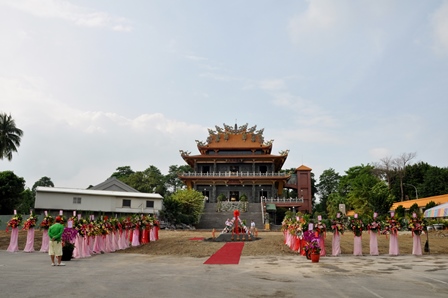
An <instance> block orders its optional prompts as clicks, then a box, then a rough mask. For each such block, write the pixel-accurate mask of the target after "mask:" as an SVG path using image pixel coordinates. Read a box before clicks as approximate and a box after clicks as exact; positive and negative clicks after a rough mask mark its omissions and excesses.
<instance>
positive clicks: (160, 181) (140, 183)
mask: <svg viewBox="0 0 448 298" xmlns="http://www.w3.org/2000/svg"><path fill="white" fill-rule="evenodd" d="M120 180H121V181H123V182H124V183H126V184H128V185H129V186H131V187H133V188H135V189H136V190H138V191H141V192H146V193H154V192H155V193H158V194H160V195H162V196H165V193H166V187H165V183H164V180H165V177H164V176H163V175H162V173H161V172H160V170H159V169H158V168H157V167H155V166H149V168H147V169H146V170H144V171H137V172H135V173H133V174H131V175H130V176H129V177H127V178H121V179H120Z"/></svg>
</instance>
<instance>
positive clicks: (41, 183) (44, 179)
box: [31, 176, 54, 193]
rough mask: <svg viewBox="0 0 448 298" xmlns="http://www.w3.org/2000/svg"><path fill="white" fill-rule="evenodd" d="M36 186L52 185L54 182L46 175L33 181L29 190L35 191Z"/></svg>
mask: <svg viewBox="0 0 448 298" xmlns="http://www.w3.org/2000/svg"><path fill="white" fill-rule="evenodd" d="M38 186H46V187H54V183H53V181H51V178H49V177H47V176H43V177H42V178H40V179H39V180H37V181H36V182H34V184H33V187H32V188H31V190H32V191H33V192H34V193H35V192H36V188H37V187H38Z"/></svg>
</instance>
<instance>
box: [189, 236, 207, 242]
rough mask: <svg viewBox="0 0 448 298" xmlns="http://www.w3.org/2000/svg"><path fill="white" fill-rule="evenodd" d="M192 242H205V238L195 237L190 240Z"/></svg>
mask: <svg viewBox="0 0 448 298" xmlns="http://www.w3.org/2000/svg"><path fill="white" fill-rule="evenodd" d="M190 240H193V241H199V240H204V237H194V238H190Z"/></svg>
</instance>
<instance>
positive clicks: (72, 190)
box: [36, 186, 163, 199]
mask: <svg viewBox="0 0 448 298" xmlns="http://www.w3.org/2000/svg"><path fill="white" fill-rule="evenodd" d="M36 192H50V193H67V194H79V195H81V194H85V195H97V196H112V197H127V198H129V197H133V198H151V199H163V197H162V196H161V195H160V194H158V193H143V192H123V191H110V190H91V189H76V188H60V187H45V186H38V187H37V188H36Z"/></svg>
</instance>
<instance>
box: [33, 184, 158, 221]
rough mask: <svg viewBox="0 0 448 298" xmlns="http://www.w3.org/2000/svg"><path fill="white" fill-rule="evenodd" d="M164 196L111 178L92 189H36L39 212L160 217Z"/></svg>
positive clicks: (35, 205) (36, 207) (37, 211)
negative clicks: (135, 214) (139, 190)
mask: <svg viewBox="0 0 448 298" xmlns="http://www.w3.org/2000/svg"><path fill="white" fill-rule="evenodd" d="M162 200H163V197H162V196H161V195H160V194H157V193H141V192H138V191H137V190H135V189H134V188H132V187H130V186H128V185H127V184H125V183H123V182H121V181H120V180H118V179H116V178H114V177H112V178H109V179H108V180H106V181H104V182H103V183H100V184H98V185H96V186H94V187H91V188H89V189H73V188H57V187H43V186H38V187H37V188H36V202H35V204H34V208H35V211H36V213H43V211H49V212H50V213H55V211H57V212H59V211H60V210H63V211H64V213H67V215H70V214H72V212H73V211H76V213H77V214H82V213H88V214H98V213H104V214H118V215H120V214H123V215H124V214H133V213H144V214H152V215H154V214H155V215H158V214H159V211H160V210H162Z"/></svg>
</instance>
